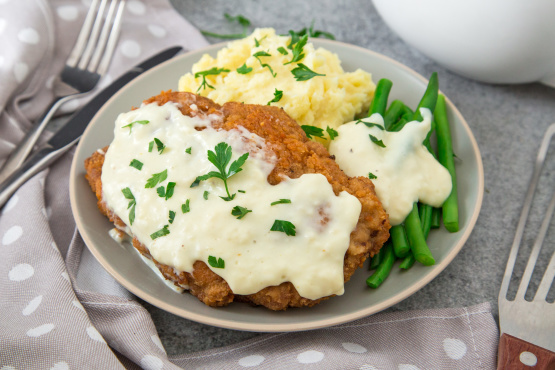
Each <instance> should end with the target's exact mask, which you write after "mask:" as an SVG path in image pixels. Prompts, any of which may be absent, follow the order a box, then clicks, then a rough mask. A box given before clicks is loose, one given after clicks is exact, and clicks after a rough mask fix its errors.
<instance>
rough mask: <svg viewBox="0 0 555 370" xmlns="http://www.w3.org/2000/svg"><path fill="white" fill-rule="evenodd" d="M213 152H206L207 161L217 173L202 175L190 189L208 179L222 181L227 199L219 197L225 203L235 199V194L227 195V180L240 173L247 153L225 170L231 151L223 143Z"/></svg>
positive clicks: (211, 172) (247, 155)
mask: <svg viewBox="0 0 555 370" xmlns="http://www.w3.org/2000/svg"><path fill="white" fill-rule="evenodd" d="M214 150H215V152H213V151H211V150H209V151H208V160H209V161H210V162H211V163H212V164H213V165H214V166H216V168H217V169H218V172H216V171H210V172H208V173H207V174H206V175H202V176H198V177H197V178H196V179H195V181H193V183H192V184H191V187H192V188H194V187H195V186H198V185H199V183H200V182H201V181H204V180H208V179H210V178H213V177H215V178H218V179H220V180H222V181H223V182H224V185H225V191H226V193H227V197H225V198H224V197H220V198H222V199H223V200H225V201H230V200H232V199H233V198H235V194H233V195H232V194H230V193H229V189H228V187H227V180H228V179H229V178H230V177H231V176H233V175H235V174H237V173H239V172H241V171H242V170H243V169H242V168H241V166H242V165H243V164H245V161H246V160H247V158H248V157H249V153H248V152H247V153H244V154H243V155H241V156H240V157H239V158H238V159H237V160H236V161H234V162H232V163H231V164H230V165H229V170H228V169H226V168H227V165H228V164H229V162H230V161H231V155H232V149H231V147H230V146H229V145H228V144H227V143H225V142H223V141H222V142H221V143H219V144H217V145H216V147H215V148H214Z"/></svg>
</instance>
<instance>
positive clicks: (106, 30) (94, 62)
mask: <svg viewBox="0 0 555 370" xmlns="http://www.w3.org/2000/svg"><path fill="white" fill-rule="evenodd" d="M117 4H118V0H115V1H112V3H111V4H110V8H109V9H108V14H107V15H106V19H105V20H104V25H103V26H102V31H101V32H100V37H99V38H98V44H97V45H96V48H95V50H94V53H93V55H92V58H91V61H90V63H89V65H88V66H87V70H88V71H89V72H93V73H94V72H95V71H96V67H98V63H99V62H100V58H101V57H102V53H103V52H104V48H105V46H106V42H107V41H108V36H109V35H110V29H111V28H112V17H113V16H114V14H115V11H116V6H117Z"/></svg>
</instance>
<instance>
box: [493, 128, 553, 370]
mask: <svg viewBox="0 0 555 370" xmlns="http://www.w3.org/2000/svg"><path fill="white" fill-rule="evenodd" d="M554 135H555V123H554V124H552V125H551V126H549V128H548V129H547V132H546V133H545V135H544V138H543V140H542V143H541V146H540V150H539V152H538V157H537V159H536V164H535V166H534V173H533V175H532V180H531V182H530V185H529V187H528V192H527V194H526V198H525V201H524V206H523V207H522V211H521V214H520V219H519V221H518V225H517V229H516V232H515V238H514V241H513V245H512V247H511V252H510V254H509V259H508V261H507V267H506V269H505V275H504V276H503V282H502V283H501V289H500V292H499V324H500V325H499V326H500V329H501V334H502V335H501V340H500V342H499V358H498V369H508V368H510V369H525V368H526V369H528V368H530V367H533V368H535V369H554V368H555V304H554V303H548V302H547V301H546V298H547V294H548V293H549V289H550V287H551V285H552V283H553V281H554V278H555V253H553V255H552V256H551V259H550V261H549V264H548V266H547V268H546V270H545V272H544V275H543V277H542V280H541V282H540V285H539V286H538V289H537V291H536V294H535V296H534V298H533V300H532V301H527V300H526V299H525V295H526V290H527V289H528V284H529V283H530V278H531V277H532V273H533V271H534V267H535V265H536V262H537V260H538V255H539V253H540V250H541V247H542V244H543V242H544V239H545V235H546V233H547V230H548V229H549V224H550V222H551V217H552V216H553V211H554V209H555V192H554V193H553V196H552V198H551V201H550V203H549V205H548V207H547V211H546V214H545V216H544V220H543V222H542V224H541V226H540V229H539V231H538V235H537V237H536V241H535V242H534V246H533V247H532V252H531V253H530V257H529V258H528V263H527V264H526V268H525V270H524V273H523V275H522V279H521V281H520V284H519V286H518V290H517V293H516V296H515V299H514V300H513V301H509V300H508V299H507V292H508V289H509V283H510V281H511V275H512V274H513V269H514V266H515V262H516V257H517V254H518V250H519V248H520V242H521V240H522V236H523V233H524V227H525V226H526V221H527V219H528V214H529V212H530V207H531V205H532V200H533V198H534V193H535V192H536V188H537V185H538V182H539V178H540V174H541V171H542V168H543V164H544V162H545V158H546V155H547V151H548V149H549V144H550V142H551V139H552V137H553V136H554Z"/></svg>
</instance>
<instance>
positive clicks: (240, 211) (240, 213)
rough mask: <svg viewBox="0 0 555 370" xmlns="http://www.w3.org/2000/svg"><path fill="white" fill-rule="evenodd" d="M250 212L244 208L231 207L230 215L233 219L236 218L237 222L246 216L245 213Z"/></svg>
mask: <svg viewBox="0 0 555 370" xmlns="http://www.w3.org/2000/svg"><path fill="white" fill-rule="evenodd" d="M249 212H252V210H250V209H247V208H245V207H241V206H235V207H233V209H232V210H231V214H232V215H233V216H235V217H237V219H238V220H240V219H242V218H243V217H245V216H246V215H247V213H249Z"/></svg>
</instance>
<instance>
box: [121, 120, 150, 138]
mask: <svg viewBox="0 0 555 370" xmlns="http://www.w3.org/2000/svg"><path fill="white" fill-rule="evenodd" d="M149 122H150V121H147V120H142V121H133V122H131V123H130V124H128V125H125V126H122V127H121V128H126V127H129V134H130V135H131V131H132V130H133V124H135V123H138V124H140V125H146V124H147V123H149Z"/></svg>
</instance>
